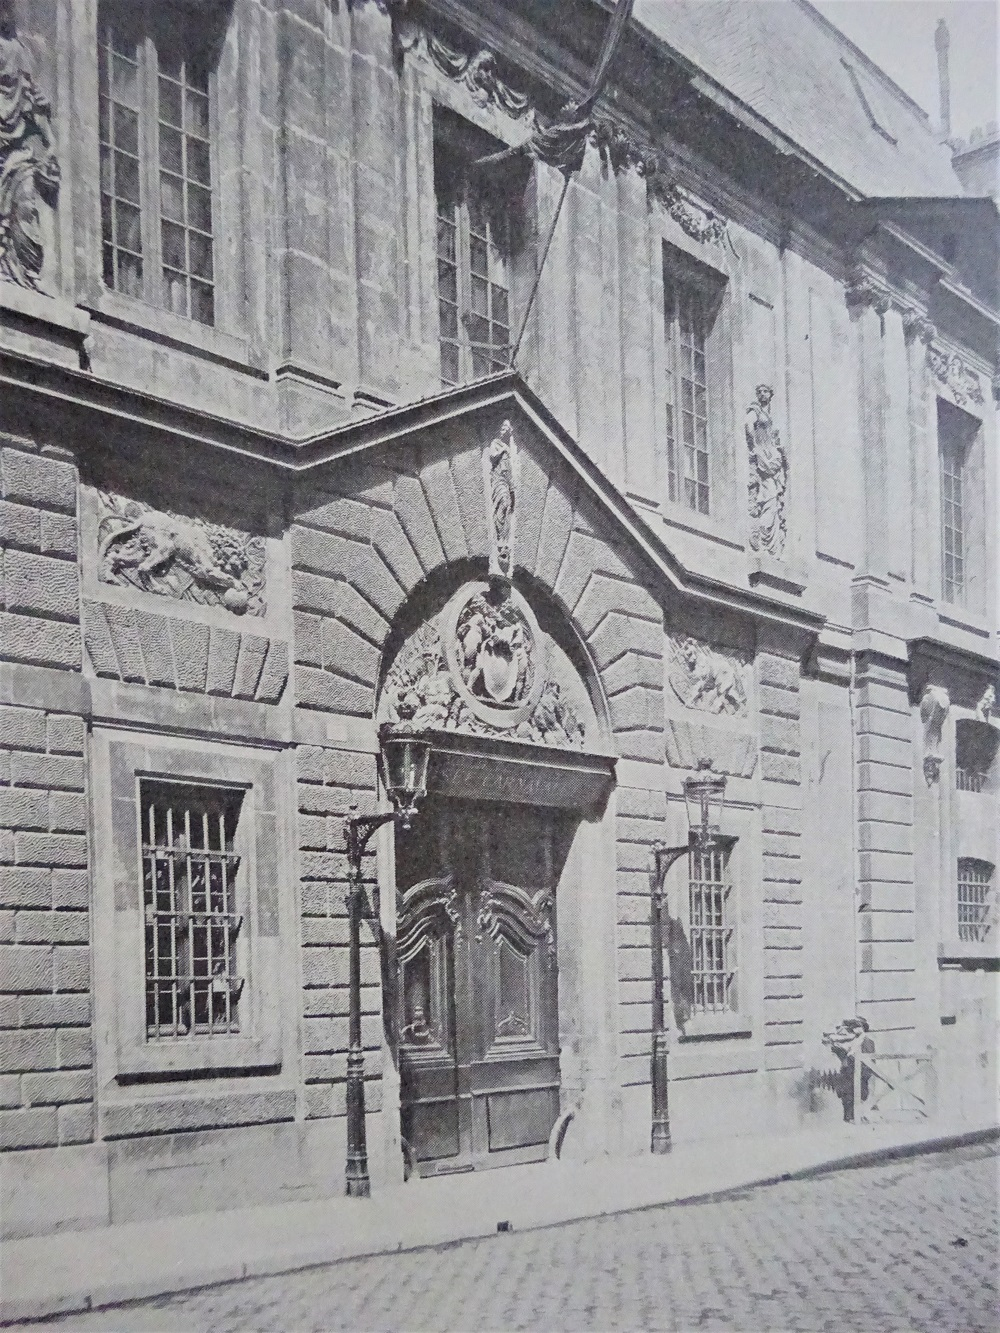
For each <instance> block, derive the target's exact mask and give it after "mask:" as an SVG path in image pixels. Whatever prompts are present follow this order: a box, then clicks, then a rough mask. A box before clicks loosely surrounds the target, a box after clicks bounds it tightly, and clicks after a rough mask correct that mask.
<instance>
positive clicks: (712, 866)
mask: <svg viewBox="0 0 1000 1333" xmlns="http://www.w3.org/2000/svg"><path fill="white" fill-rule="evenodd" d="M689 857H690V881H689V899H688V910H689V929H690V939H691V980H692V1011H693V1012H694V1013H695V1014H719V1013H732V1012H734V1011H735V1010H736V1008H737V997H736V948H735V930H734V926H735V920H734V903H733V890H732V886H731V885H730V884H729V877H728V865H729V852H728V848H726V847H725V846H721V847H720V846H716V847H713V848H710V849H709V850H707V851H702V850H701V849H699V848H697V847H692V848H691V851H690V853H689Z"/></svg>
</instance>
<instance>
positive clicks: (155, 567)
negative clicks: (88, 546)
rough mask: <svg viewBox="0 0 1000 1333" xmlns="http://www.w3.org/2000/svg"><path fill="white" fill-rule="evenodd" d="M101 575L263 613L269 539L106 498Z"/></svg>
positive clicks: (156, 590)
mask: <svg viewBox="0 0 1000 1333" xmlns="http://www.w3.org/2000/svg"><path fill="white" fill-rule="evenodd" d="M100 503H101V516H100V521H99V525H98V533H97V536H98V577H99V578H100V579H101V581H102V582H103V583H116V584H119V585H120V586H121V585H127V586H130V587H133V588H140V589H141V590H142V591H143V592H151V593H156V594H158V595H159V596H161V597H173V598H176V599H178V600H181V601H188V602H198V603H200V604H201V605H202V606H222V607H225V609H226V610H227V611H232V612H233V614H234V615H238V616H241V615H255V616H259V615H263V614H264V610H265V607H264V556H265V553H264V542H263V539H262V538H260V537H253V536H251V535H250V534H249V533H246V532H237V531H236V530H235V529H233V528H223V527H219V526H217V525H216V524H214V523H206V522H205V521H204V520H203V519H200V518H185V517H181V516H180V515H178V514H172V513H169V512H167V511H163V512H160V511H159V510H155V509H151V508H150V507H149V505H145V504H142V503H140V502H139V501H138V500H126V499H124V498H123V497H122V496H119V495H111V494H102V495H101V497H100Z"/></svg>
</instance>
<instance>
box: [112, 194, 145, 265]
mask: <svg viewBox="0 0 1000 1333" xmlns="http://www.w3.org/2000/svg"><path fill="white" fill-rule="evenodd" d="M115 231H116V235H115V241H116V243H117V244H118V245H119V246H121V247H123V248H124V249H126V250H132V251H133V252H134V253H135V254H141V253H142V229H141V227H140V223H139V210H138V209H137V208H133V207H132V205H131V204H123V203H116V204H115Z"/></svg>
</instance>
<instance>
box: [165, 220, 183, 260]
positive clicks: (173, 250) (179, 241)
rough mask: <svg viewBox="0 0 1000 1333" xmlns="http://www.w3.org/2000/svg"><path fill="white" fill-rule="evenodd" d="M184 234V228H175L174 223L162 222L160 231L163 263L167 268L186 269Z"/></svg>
mask: <svg viewBox="0 0 1000 1333" xmlns="http://www.w3.org/2000/svg"><path fill="white" fill-rule="evenodd" d="M184 234H185V233H184V228H183V227H179V226H177V224H176V223H174V222H164V223H163V226H162V228H161V229H160V242H161V245H162V247H163V262H164V264H166V265H167V266H168V267H169V268H178V269H186V268H187V257H186V255H185V253H184Z"/></svg>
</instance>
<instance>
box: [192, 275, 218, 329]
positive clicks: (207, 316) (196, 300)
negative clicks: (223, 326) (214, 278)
mask: <svg viewBox="0 0 1000 1333" xmlns="http://www.w3.org/2000/svg"><path fill="white" fill-rule="evenodd" d="M191 318H192V319H196V320H197V321H198V323H199V324H214V323H215V294H214V291H213V289H212V288H211V287H209V286H207V284H205V283H203V282H192V283H191Z"/></svg>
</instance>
